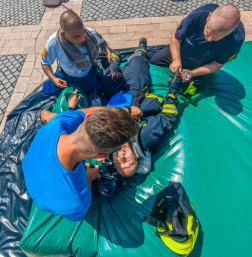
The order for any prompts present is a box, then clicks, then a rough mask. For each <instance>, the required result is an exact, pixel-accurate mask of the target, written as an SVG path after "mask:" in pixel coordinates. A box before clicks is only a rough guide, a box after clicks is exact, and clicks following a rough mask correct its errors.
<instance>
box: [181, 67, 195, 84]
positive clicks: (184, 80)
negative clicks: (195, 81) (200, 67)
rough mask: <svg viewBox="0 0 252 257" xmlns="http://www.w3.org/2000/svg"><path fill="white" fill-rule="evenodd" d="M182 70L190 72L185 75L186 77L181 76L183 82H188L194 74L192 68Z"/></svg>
mask: <svg viewBox="0 0 252 257" xmlns="http://www.w3.org/2000/svg"><path fill="white" fill-rule="evenodd" d="M183 72H187V73H189V74H190V76H187V78H183V77H182V79H183V82H188V81H189V80H190V79H191V78H192V77H193V75H194V74H193V71H192V70H187V69H183Z"/></svg>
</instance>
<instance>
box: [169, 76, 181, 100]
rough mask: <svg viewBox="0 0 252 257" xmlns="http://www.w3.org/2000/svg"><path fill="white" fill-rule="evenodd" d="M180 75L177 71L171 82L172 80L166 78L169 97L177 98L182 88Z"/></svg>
mask: <svg viewBox="0 0 252 257" xmlns="http://www.w3.org/2000/svg"><path fill="white" fill-rule="evenodd" d="M182 83H183V80H182V75H181V73H180V72H179V71H177V73H176V75H175V77H174V80H173V81H172V78H171V77H169V78H168V84H169V93H168V96H169V95H173V96H174V97H178V94H179V91H180V89H181V87H182Z"/></svg>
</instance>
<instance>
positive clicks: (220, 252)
mask: <svg viewBox="0 0 252 257" xmlns="http://www.w3.org/2000/svg"><path fill="white" fill-rule="evenodd" d="M251 59H252V42H246V43H244V45H243V47H242V49H241V52H240V53H239V54H238V56H237V58H236V59H235V60H233V61H232V62H230V63H227V64H225V66H224V67H223V69H222V70H220V71H217V72H215V73H214V74H210V75H207V76H205V77H204V79H203V83H202V87H201V89H200V90H199V92H198V93H197V94H196V95H195V96H194V97H192V98H185V97H183V96H180V97H179V101H180V105H179V119H178V123H177V126H176V128H175V131H174V132H172V131H171V132H170V133H168V134H167V135H166V136H165V137H164V138H163V140H162V142H161V143H160V144H158V145H157V146H156V147H155V150H154V151H153V163H154V164H153V172H151V173H150V174H149V175H148V176H139V175H135V176H133V177H132V178H130V179H127V180H126V184H127V185H128V186H125V187H123V188H122V190H121V191H119V192H118V193H117V194H116V195H114V197H113V198H112V200H111V203H109V202H108V201H107V199H106V198H105V197H103V196H102V195H99V194H93V198H92V204H91V208H90V209H89V211H88V213H87V215H86V217H85V219H84V220H83V221H82V222H81V223H80V224H79V223H78V224H76V223H71V222H68V221H66V220H64V219H63V218H61V217H59V216H53V215H51V214H48V213H45V212H44V211H42V210H41V209H39V208H38V207H36V206H35V205H34V204H33V208H32V213H31V216H30V219H29V223H28V225H27V228H26V230H25V233H24V235H23V238H22V240H21V242H20V246H21V248H22V249H23V251H24V252H25V253H26V254H28V255H30V256H39V255H41V256H42V255H43V256H46V255H47V256H48V255H57V256H83V257H84V256H85V257H86V256H97V257H98V256H103V257H105V256H106V257H113V256H117V257H119V256H129V255H130V256H138V257H143V256H147V257H159V256H166V257H169V256H177V255H176V254H175V253H174V252H172V251H171V250H170V249H168V248H167V247H166V246H165V245H164V244H163V242H162V241H161V239H160V238H158V237H157V236H156V235H155V231H156V229H155V228H154V227H152V226H149V225H148V224H146V223H143V222H142V219H143V216H148V215H149V214H150V212H151V207H152V204H153V202H154V199H155V196H156V194H157V193H158V192H160V190H162V189H163V188H164V187H166V186H167V185H168V181H169V180H172V181H178V182H181V183H182V184H183V186H184V188H185V190H186V192H187V194H188V196H189V199H190V202H191V204H192V205H193V207H194V209H195V211H196V213H197V216H198V218H199V221H200V232H199V236H198V239H197V242H196V245H195V247H194V250H193V251H192V253H191V254H190V256H191V257H192V256H196V257H197V256H202V257H213V256H218V257H219V256H220V257H237V256H243V257H248V256H251V253H250V245H251V235H250V231H251V230H252V225H251V222H250V215H249V213H251V211H252V201H251V195H252V172H251V170H252V168H251V166H252V165H251V146H252V104H251V99H252V82H251V71H250V70H251V68H250V67H251V64H250V63H251ZM156 69H158V68H157V67H153V66H150V70H151V74H152V83H153V88H154V91H155V93H157V94H162V95H165V94H166V93H167V78H168V74H169V71H168V70H167V69H165V68H160V69H158V70H159V71H160V73H162V75H159V74H158V76H159V77H157V76H155V74H154V75H153V70H156ZM161 71H162V72H161Z"/></svg>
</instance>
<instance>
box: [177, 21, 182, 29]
mask: <svg viewBox="0 0 252 257" xmlns="http://www.w3.org/2000/svg"><path fill="white" fill-rule="evenodd" d="M182 23H183V21H181V22H180V24H179V25H178V27H177V30H179V29H181V28H182Z"/></svg>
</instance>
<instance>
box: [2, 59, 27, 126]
mask: <svg viewBox="0 0 252 257" xmlns="http://www.w3.org/2000/svg"><path fill="white" fill-rule="evenodd" d="M25 58H26V55H7V56H6V55H2V56H0V67H1V72H0V113H2V114H3V115H2V114H0V122H1V121H2V119H3V116H4V113H5V111H6V107H7V105H8V103H9V101H10V97H11V95H12V93H13V90H14V88H15V86H16V83H17V80H18V77H19V74H20V71H21V69H22V66H23V64H24V61H25Z"/></svg>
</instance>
